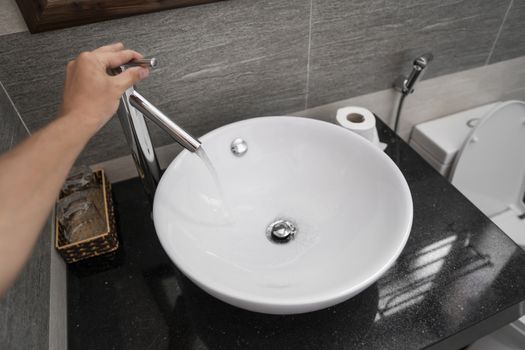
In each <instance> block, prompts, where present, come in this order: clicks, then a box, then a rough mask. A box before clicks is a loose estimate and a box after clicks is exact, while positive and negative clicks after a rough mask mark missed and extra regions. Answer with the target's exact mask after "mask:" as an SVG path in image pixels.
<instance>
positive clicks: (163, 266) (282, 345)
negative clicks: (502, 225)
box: [68, 122, 525, 350]
mask: <svg viewBox="0 0 525 350" xmlns="http://www.w3.org/2000/svg"><path fill="white" fill-rule="evenodd" d="M379 131H380V138H381V140H382V141H383V142H387V143H388V144H389V145H388V148H387V150H386V152H387V154H388V155H389V156H390V157H392V159H394V161H395V162H396V163H397V164H398V166H399V167H400V169H401V171H402V172H403V174H404V176H405V177H406V179H407V182H408V184H409V186H410V190H411V192H412V197H413V202H414V222H413V226H412V232H411V234H410V238H409V240H408V243H407V245H406V247H405V249H404V251H403V253H402V254H401V256H400V257H399V259H398V260H397V262H396V264H395V265H394V266H393V267H392V268H391V269H390V270H389V271H388V272H387V273H386V274H385V275H384V276H383V277H382V278H381V279H380V280H379V281H378V282H376V283H374V284H373V285H372V286H371V287H369V288H368V289H366V290H365V291H364V292H362V293H361V294H359V295H357V296H355V297H353V298H352V299H350V300H348V301H346V302H344V303H342V304H339V305H336V306H334V307H330V308H328V309H325V310H321V311H317V312H312V313H308V314H301V315H290V316H272V315H264V314H258V313H253V312H249V311H244V310H241V309H238V308H235V307H233V306H230V305H228V304H225V303H223V302H221V301H219V300H217V299H215V298H213V297H211V296H209V295H208V294H206V293H205V292H203V291H202V290H200V289H199V288H198V287H196V286H195V285H194V284H193V283H191V282H190V281H189V280H188V279H187V278H185V277H184V276H183V275H182V274H181V273H180V272H179V271H178V270H177V269H176V267H175V266H174V265H173V263H172V262H171V261H170V259H169V258H168V257H167V255H166V254H165V253H164V251H163V249H162V247H161V246H160V243H159V242H158V240H157V236H156V234H155V230H154V227H153V222H152V221H151V219H150V211H149V205H148V202H147V199H146V196H145V195H144V193H143V190H142V188H141V185H140V183H139V181H138V180H137V179H135V180H130V181H125V182H121V183H118V184H115V185H114V186H113V194H114V199H115V205H116V210H117V214H118V230H119V234H120V239H121V248H120V249H119V251H118V253H117V254H116V255H114V256H111V257H105V258H100V259H96V260H91V261H86V262H84V263H78V264H76V265H73V266H70V267H69V269H68V338H69V339H68V340H69V349H72V350H75V349H141V350H146V349H403V350H409V349H422V348H431V349H459V348H461V347H463V346H465V345H467V344H469V343H470V342H472V341H474V340H475V339H477V338H479V337H481V336H483V335H485V334H488V333H490V332H492V331H494V330H496V329H498V328H500V327H502V326H504V325H505V324H507V323H509V322H511V321H513V320H515V319H517V318H518V317H519V316H520V315H521V314H522V313H523V311H520V305H521V306H523V305H522V302H523V301H524V300H525V274H524V272H525V253H524V252H523V251H522V250H521V249H520V248H519V247H518V246H516V245H515V244H514V243H513V242H512V241H511V240H510V239H509V238H508V237H507V236H506V235H505V234H504V233H503V232H502V231H500V230H499V228H498V227H497V226H496V225H495V224H493V223H492V222H491V221H490V220H489V219H488V218H487V217H486V216H485V215H483V214H482V213H481V212H480V211H479V210H478V209H477V208H476V207H475V206H474V205H472V204H471V203H470V202H469V201H468V200H467V199H466V198H465V197H464V196H463V195H461V194H460V193H459V192H458V191H457V190H456V189H455V188H454V187H453V186H452V185H451V184H449V183H448V182H447V180H445V179H444V178H443V177H441V176H440V175H439V174H438V173H437V172H436V171H434V170H433V169H432V168H431V167H430V166H429V165H428V164H427V163H425V161H424V160H423V159H422V158H421V157H419V155H418V154H416V153H415V152H414V151H413V150H412V149H411V148H410V147H409V146H408V145H407V144H406V143H405V142H403V141H401V140H400V139H398V138H397V137H395V136H394V135H393V134H392V132H391V131H390V130H389V129H388V128H386V127H385V126H384V125H383V124H382V123H381V122H379Z"/></svg>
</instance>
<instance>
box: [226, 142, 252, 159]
mask: <svg viewBox="0 0 525 350" xmlns="http://www.w3.org/2000/svg"><path fill="white" fill-rule="evenodd" d="M230 149H231V151H232V153H233V154H234V155H236V156H237V157H242V156H243V155H244V154H245V153H246V152H248V144H247V143H246V141H244V140H243V139H241V138H237V139H235V140H233V141H232V143H231V145H230Z"/></svg>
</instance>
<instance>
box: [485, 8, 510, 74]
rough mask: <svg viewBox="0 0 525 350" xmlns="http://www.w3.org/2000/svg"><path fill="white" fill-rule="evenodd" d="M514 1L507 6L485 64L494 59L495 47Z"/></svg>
mask: <svg viewBox="0 0 525 350" xmlns="http://www.w3.org/2000/svg"><path fill="white" fill-rule="evenodd" d="M513 3H514V0H510V2H509V6H508V7H507V11H505V15H504V16H503V20H502V21H501V25H500V26H499V29H498V32H497V33H496V38H495V39H494V42H493V43H492V47H491V48H490V52H489V55H488V56H487V60H486V61H485V66H486V65H488V64H489V62H490V60H491V59H492V55H493V54H494V49H496V44H497V42H498V40H499V37H500V35H501V32H502V31H503V26H504V25H505V22H506V21H507V17H508V15H509V13H510V9H511V8H512V4H513Z"/></svg>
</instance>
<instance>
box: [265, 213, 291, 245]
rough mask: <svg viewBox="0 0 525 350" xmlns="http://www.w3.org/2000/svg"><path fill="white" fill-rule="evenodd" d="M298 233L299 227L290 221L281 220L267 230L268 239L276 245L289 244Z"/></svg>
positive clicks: (273, 223)
mask: <svg viewBox="0 0 525 350" xmlns="http://www.w3.org/2000/svg"><path fill="white" fill-rule="evenodd" d="M296 233H297V226H295V224H294V223H293V222H291V221H289V220H285V219H279V220H276V221H274V222H272V223H271V224H270V225H268V227H267V228H266V237H268V239H269V240H270V241H272V242H274V243H287V242H289V241H291V240H292V239H293V238H294V236H295V234H296Z"/></svg>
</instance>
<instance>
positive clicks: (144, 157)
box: [112, 58, 201, 203]
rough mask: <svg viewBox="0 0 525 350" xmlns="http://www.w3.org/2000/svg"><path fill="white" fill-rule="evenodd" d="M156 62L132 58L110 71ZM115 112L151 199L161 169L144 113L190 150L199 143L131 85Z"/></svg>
mask: <svg viewBox="0 0 525 350" xmlns="http://www.w3.org/2000/svg"><path fill="white" fill-rule="evenodd" d="M157 65H158V62H157V60H156V59H155V58H151V59H142V60H135V61H132V62H129V63H127V64H125V65H123V66H121V67H120V68H117V69H115V70H113V71H112V74H119V73H121V72H123V71H124V70H126V69H128V68H130V67H136V66H143V67H148V68H150V69H153V68H156V67H157ZM117 115H118V117H119V119H120V123H121V124H122V129H123V131H124V134H125V136H126V140H127V141H128V144H129V147H130V150H131V156H132V157H133V160H134V161H135V165H136V167H137V171H138V173H139V176H140V178H141V180H142V183H143V185H144V189H145V191H146V194H147V195H148V197H149V199H150V201H151V202H152V203H153V197H154V195H155V190H156V188H157V185H158V183H159V180H160V173H161V171H160V166H159V162H158V160H157V155H156V154H155V149H154V148H153V144H152V142H151V137H150V134H149V130H148V126H147V125H146V121H145V120H144V116H146V117H147V118H148V119H150V120H151V121H153V122H154V123H155V124H157V125H158V126H159V127H161V128H162V129H163V130H164V131H166V132H167V133H168V134H169V135H170V136H171V137H173V139H174V140H175V141H177V142H178V143H179V144H180V145H181V146H183V147H184V148H186V149H187V150H189V151H190V152H195V151H196V150H197V149H199V147H200V146H201V143H200V141H199V140H198V139H196V138H194V137H193V136H191V135H190V134H189V133H188V132H186V131H185V130H184V129H182V128H181V127H180V126H178V125H177V124H175V123H174V122H173V121H172V120H171V119H169V118H168V117H167V116H166V115H165V114H164V113H162V112H161V111H160V110H159V109H158V108H156V107H155V106H154V105H153V104H151V103H150V102H149V101H148V100H146V99H145V98H144V97H143V96H142V95H141V94H139V93H138V92H137V91H135V89H134V88H133V87H131V88H129V89H128V90H126V92H125V93H124V95H122V98H121V100H120V105H119V108H118V110H117Z"/></svg>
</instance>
